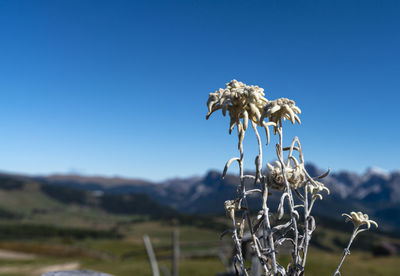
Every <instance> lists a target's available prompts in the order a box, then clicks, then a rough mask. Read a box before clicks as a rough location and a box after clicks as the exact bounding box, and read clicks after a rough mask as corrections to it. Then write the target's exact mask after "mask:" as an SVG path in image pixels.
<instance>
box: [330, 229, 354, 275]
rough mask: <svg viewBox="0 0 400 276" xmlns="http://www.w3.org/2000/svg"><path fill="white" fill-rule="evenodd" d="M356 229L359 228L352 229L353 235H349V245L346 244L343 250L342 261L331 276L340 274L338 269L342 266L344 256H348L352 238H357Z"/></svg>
mask: <svg viewBox="0 0 400 276" xmlns="http://www.w3.org/2000/svg"><path fill="white" fill-rule="evenodd" d="M358 228H359V227H354V229H353V234H352V235H351V238H350V241H349V244H348V245H347V247H346V248H345V249H344V252H343V256H342V259H341V260H340V263H339V265H338V267H337V268H336V271H335V272H334V273H333V276H335V275H337V274H339V275H340V272H339V270H340V267H341V266H342V264H343V262H344V259H345V258H346V256H347V255H350V246H351V243H352V242H353V240H354V238H355V237H356V236H357V234H358V233H357V230H358Z"/></svg>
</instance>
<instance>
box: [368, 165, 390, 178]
mask: <svg viewBox="0 0 400 276" xmlns="http://www.w3.org/2000/svg"><path fill="white" fill-rule="evenodd" d="M371 176H379V177H381V178H385V179H389V177H390V172H388V171H387V170H385V169H382V168H380V167H376V166H372V167H369V168H368V169H367V171H366V172H365V174H364V178H370V177H371Z"/></svg>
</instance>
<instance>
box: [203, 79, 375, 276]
mask: <svg viewBox="0 0 400 276" xmlns="http://www.w3.org/2000/svg"><path fill="white" fill-rule="evenodd" d="M264 96H265V94H264V89H262V88H260V87H258V86H253V85H246V84H244V83H242V82H239V81H237V80H232V81H231V82H229V83H227V84H226V86H225V89H222V88H220V89H219V90H217V91H215V92H214V93H210V95H209V99H208V101H207V107H208V114H207V116H206V119H208V118H209V117H210V115H211V114H212V113H214V112H215V111H217V110H219V109H221V110H222V113H223V115H224V116H226V114H227V113H228V114H229V117H230V126H229V133H231V132H232V130H233V129H234V128H235V127H236V129H237V134H238V149H239V157H234V158H231V159H230V160H228V162H227V163H226V165H225V168H224V171H223V174H222V177H223V178H224V177H225V175H226V173H227V171H228V168H229V166H230V165H231V164H232V163H233V162H238V164H239V178H240V183H239V185H238V187H237V192H236V198H235V199H232V200H227V201H225V210H226V213H227V216H228V217H229V218H230V219H231V220H232V229H229V230H227V231H225V232H224V233H223V234H222V235H224V234H226V233H232V239H233V241H234V244H235V254H234V260H233V262H234V267H235V270H236V273H237V275H248V268H246V267H245V261H244V256H243V251H242V242H243V236H244V231H245V229H246V230H247V229H248V231H249V232H250V236H251V241H252V242H251V245H252V248H253V250H254V252H255V254H256V255H257V257H258V260H259V262H260V264H261V266H262V268H263V275H303V274H304V268H305V265H306V260H307V252H308V247H309V243H310V239H311V236H312V233H313V231H314V230H315V227H316V226H315V220H314V217H313V216H312V215H311V210H312V208H313V206H314V203H315V202H316V201H317V199H320V200H322V199H323V197H322V194H323V193H324V192H326V193H327V194H329V189H328V188H326V187H325V186H324V184H323V183H321V182H319V181H318V180H320V179H322V178H324V177H326V176H327V175H328V174H329V170H328V171H327V172H326V173H324V174H323V175H320V176H317V177H311V176H310V175H309V174H308V172H307V170H306V169H305V166H304V155H303V150H302V147H301V144H300V140H299V139H298V138H297V137H295V138H294V139H293V140H292V142H291V144H290V146H288V147H284V146H283V122H284V121H285V120H289V121H290V122H291V123H292V124H295V123H296V122H297V123H299V124H300V123H301V121H300V118H299V116H298V114H300V113H301V110H300V108H299V107H297V106H296V104H295V102H294V101H293V100H289V99H286V98H281V99H277V100H273V101H269V100H267V99H266V98H265V97H264ZM266 120H268V121H266ZM249 121H250V124H251V126H252V129H253V131H254V133H255V135H256V137H257V143H258V155H257V156H256V157H255V174H254V175H249V174H246V175H245V174H244V170H243V159H244V151H243V140H244V137H245V132H246V130H247V129H248V124H249ZM258 127H262V128H264V130H265V133H266V140H267V145H268V144H269V140H270V132H269V127H273V133H274V135H276V134H278V139H277V140H278V142H277V143H276V145H275V149H276V159H277V160H276V161H275V162H274V163H273V164H266V168H265V169H264V170H263V165H262V164H263V163H262V162H263V161H262V158H263V152H262V149H263V143H262V140H261V136H260V134H259V132H258ZM285 154H286V156H285ZM249 186H250V188H249ZM271 190H276V191H277V192H279V193H281V198H280V203H279V206H278V210H277V222H276V223H274V225H273V224H272V223H271V219H270V218H271V212H270V209H269V206H268V196H269V195H270V191H271ZM250 194H258V195H259V196H260V197H261V199H262V206H261V208H260V210H259V211H258V213H257V214H256V215H254V216H251V214H250V210H249V208H248V195H250ZM294 196H296V197H297V202H300V204H295V198H294ZM285 204H286V205H288V206H289V209H288V210H287V213H288V215H289V216H287V217H284V213H285V208H284V206H285ZM344 215H345V216H346V217H347V219H348V220H352V221H353V223H354V225H355V228H354V229H355V230H354V232H353V235H352V237H351V239H350V242H349V245H348V247H347V248H346V249H345V254H344V255H343V258H342V260H341V262H340V264H339V266H338V268H337V270H336V272H335V273H334V275H336V274H340V273H339V269H340V266H341V264H342V263H343V261H344V258H345V257H346V255H348V254H349V253H348V252H349V251H348V250H349V247H350V245H351V243H352V241H353V239H354V238H355V236H356V235H357V234H358V233H360V232H362V231H365V230H367V229H369V227H370V224H371V223H372V224H375V225H376V223H375V222H374V221H371V220H369V219H368V216H367V215H363V214H362V213H355V212H352V213H351V216H350V215H346V214H344ZM364 224H366V225H367V228H364V229H360V226H361V225H364ZM376 226H377V225H376ZM283 243H289V244H290V245H291V247H292V254H291V258H292V260H291V262H290V263H289V264H288V266H287V267H283V266H282V265H281V264H279V263H278V261H277V255H278V249H279V247H281V246H282V245H283ZM253 275H254V274H253Z"/></svg>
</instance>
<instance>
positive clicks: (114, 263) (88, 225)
mask: <svg viewBox="0 0 400 276" xmlns="http://www.w3.org/2000/svg"><path fill="white" fill-rule="evenodd" d="M1 210H3V211H6V212H5V213H3V217H2V219H1V220H0V276H1V275H3V276H5V275H8V276H11V275H13V276H17V275H19V276H22V275H23V276H28V275H29V276H36V275H41V274H42V273H44V272H46V271H51V270H52V271H54V270H69V269H92V270H97V271H102V272H106V273H109V274H113V275H116V276H125V275H126V276H127V275H129V276H131V275H139V276H140V275H143V276H146V275H149V276H150V275H151V270H150V265H149V263H148V260H147V255H146V251H145V248H144V244H143V241H142V237H143V235H145V234H147V235H149V236H150V238H151V241H152V244H153V246H154V248H155V251H156V255H157V258H158V261H159V264H160V267H162V268H165V269H167V270H169V269H170V263H171V260H170V259H171V254H172V251H171V236H172V232H173V230H174V229H175V228H176V227H177V226H174V225H176V222H175V223H170V222H166V221H164V222H162V221H148V217H146V216H132V215H115V214H110V213H108V212H105V211H104V210H101V209H99V208H94V207H90V206H82V205H77V204H64V203H62V202H60V201H57V200H54V199H53V198H51V197H49V196H48V195H46V194H44V193H43V192H42V191H41V190H40V187H39V186H38V185H37V184H35V183H30V184H29V185H24V186H22V187H21V188H20V189H15V190H12V189H11V190H2V189H0V211H1ZM0 213H1V212H0ZM4 214H5V215H7V216H4ZM10 214H11V216H10ZM195 219H196V218H195ZM216 221H218V223H220V224H222V225H223V224H225V223H226V219H224V218H216ZM190 225H193V224H192V222H190V221H189V222H188V221H186V222H185V224H184V225H182V224H181V225H180V226H179V232H180V248H181V257H182V258H181V259H180V265H179V269H180V275H182V276H185V275H190V276H196V275H216V273H218V272H224V270H225V268H224V266H223V264H222V262H221V260H220V258H219V257H217V253H218V250H219V249H220V248H221V246H225V247H226V248H227V251H228V252H229V251H230V249H229V246H230V238H229V237H228V236H226V237H224V239H223V241H220V240H219V236H220V233H221V231H220V230H215V229H210V228H198V227H194V226H190ZM116 234H117V235H116ZM119 234H121V236H122V238H118V235H119ZM349 235H350V233H349V232H348V231H347V230H341V231H338V230H332V229H330V228H324V226H318V227H317V232H316V233H315V234H314V236H313V240H314V241H315V244H314V245H315V246H314V247H313V248H311V249H310V252H309V255H308V263H307V267H306V275H311V276H312V275H315V276H321V275H332V273H333V271H334V270H335V268H336V266H337V264H338V262H339V260H340V257H341V254H342V248H343V244H345V243H346V242H347V239H348V238H349ZM378 240H379V241H384V240H386V241H390V242H392V243H395V244H398V245H399V244H400V240H399V239H395V238H391V237H388V236H383V235H380V234H378V233H374V232H368V233H362V234H361V235H360V237H359V239H358V240H357V241H356V242H355V245H359V246H361V248H363V249H364V250H363V251H361V250H358V251H357V250H353V251H352V254H351V255H350V256H348V259H346V262H345V263H344V266H343V269H342V275H371V276H373V275H400V273H399V271H400V257H399V256H394V257H385V258H376V257H373V256H372V254H371V253H370V251H369V248H370V246H371V244H372V243H373V242H376V241H378ZM280 258H281V261H282V263H285V261H286V262H287V260H288V259H289V257H288V256H281V257H280Z"/></svg>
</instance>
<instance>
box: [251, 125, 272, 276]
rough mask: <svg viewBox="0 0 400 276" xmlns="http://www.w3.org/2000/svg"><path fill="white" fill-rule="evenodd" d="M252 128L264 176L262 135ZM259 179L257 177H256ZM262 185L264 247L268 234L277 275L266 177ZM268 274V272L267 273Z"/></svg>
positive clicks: (254, 126)
mask: <svg viewBox="0 0 400 276" xmlns="http://www.w3.org/2000/svg"><path fill="white" fill-rule="evenodd" d="M252 126H253V129H254V133H255V134H256V137H257V142H258V163H257V166H258V167H259V168H258V170H257V171H258V172H259V173H260V175H262V142H261V137H260V134H259V133H258V131H257V125H256V124H255V123H253V122H252ZM256 177H257V176H256ZM260 181H261V185H264V195H263V205H262V208H263V212H264V227H263V232H264V233H263V239H264V246H266V241H265V233H267V236H268V242H269V247H270V249H271V262H272V270H273V273H274V275H276V274H277V266H276V255H275V244H274V239H273V236H272V231H271V224H270V221H269V213H268V211H269V209H268V207H267V198H268V187H267V182H266V181H265V178H264V177H261V178H260ZM265 272H267V271H265Z"/></svg>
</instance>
